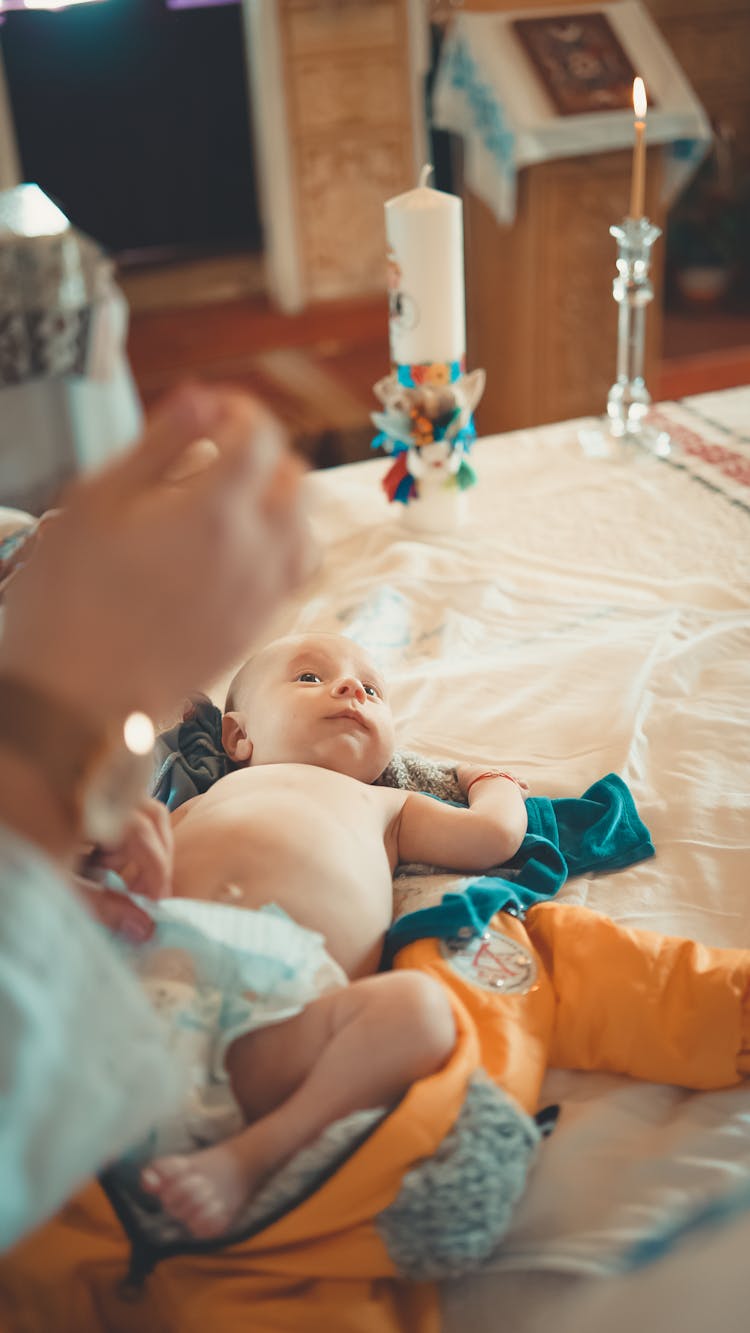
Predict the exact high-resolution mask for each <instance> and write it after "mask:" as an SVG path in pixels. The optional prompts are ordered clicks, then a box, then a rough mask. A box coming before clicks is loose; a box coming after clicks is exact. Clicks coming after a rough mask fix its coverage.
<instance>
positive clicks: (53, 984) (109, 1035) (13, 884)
mask: <svg viewBox="0 0 750 1333" xmlns="http://www.w3.org/2000/svg"><path fill="white" fill-rule="evenodd" d="M0 1015H1V1017H0V1250H3V1249H5V1248H7V1247H8V1246H9V1245H10V1244H12V1243H13V1241H15V1240H17V1239H18V1238H19V1236H21V1235H22V1234H23V1233H24V1232H25V1231H28V1230H29V1229H30V1228H31V1227H33V1226H35V1225H37V1224H38V1223H39V1222H41V1221H42V1220H44V1219H45V1218H46V1217H49V1216H51V1214H52V1213H53V1212H54V1211H55V1209H56V1208H58V1207H59V1206H60V1204H61V1203H63V1201H64V1200H65V1199H66V1198H68V1197H69V1196H70V1195H71V1194H72V1193H73V1192H74V1191H75V1190H76V1189H77V1188H78V1186H79V1185H81V1183H82V1182H83V1181H85V1180H86V1178H87V1177H89V1176H91V1175H92V1174H93V1173H94V1172H95V1171H97V1170H99V1169H100V1168H101V1167H102V1166H104V1165H105V1163H106V1162H107V1161H108V1160H109V1159H110V1158H111V1157H114V1156H115V1155H116V1154H118V1153H120V1152H122V1151H123V1150H124V1149H125V1148H127V1147H129V1146H130V1144H131V1143H132V1142H133V1139H134V1138H138V1137H140V1135H142V1134H143V1133H144V1132H145V1131H146V1130H147V1129H148V1128H149V1127H150V1126H151V1124H152V1123H153V1121H154V1120H155V1119H156V1118H158V1117H159V1116H163V1115H166V1114H168V1113H169V1112H171V1111H172V1110H174V1109H175V1107H176V1106H177V1105H178V1103H179V1100H180V1098H181V1095H182V1091H183V1082H182V1074H181V1071H180V1070H179V1068H178V1067H177V1065H176V1064H175V1063H174V1062H173V1061H172V1059H171V1058H170V1056H169V1054H168V1051H167V1045H166V1040H165V1033H164V1029H163V1027H162V1024H161V1021H160V1020H159V1019H158V1018H157V1017H156V1015H155V1014H154V1013H153V1011H152V1009H151V1007H150V1005H149V1003H148V1001H147V1000H146V999H145V997H144V995H143V993H142V991H141V988H140V986H139V985H138V983H137V982H136V981H135V980H134V978H133V977H132V976H131V975H130V974H129V973H128V972H127V971H126V969H125V967H124V966H123V964H122V963H121V961H120V960H119V958H118V957H117V956H116V954H115V952H114V950H113V949H112V948H111V947H110V945H109V942H108V941H107V939H106V938H105V935H104V932H103V930H101V929H100V928H99V927H98V926H96V925H95V924H94V922H93V921H92V920H91V918H90V917H89V916H88V915H87V914H86V912H85V911H84V910H83V908H82V907H81V906H80V904H79V903H78V902H77V901H76V899H75V898H74V896H73V894H72V893H71V891H70V890H69V889H68V888H66V886H65V885H64V884H63V882H62V879H61V877H60V874H59V873H58V871H57V870H56V868H55V867H54V866H53V865H52V864H51V863H50V862H48V861H47V859H46V858H45V857H44V856H42V855H40V853H39V852H38V851H37V850H36V848H34V847H32V846H31V845H30V844H28V843H27V842H25V841H24V840H22V839H21V838H18V837H16V836H15V835H14V834H13V833H11V832H10V830H9V829H6V828H4V827H3V826H1V825H0Z"/></svg>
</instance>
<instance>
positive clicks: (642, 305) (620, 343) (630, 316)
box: [580, 218, 671, 458]
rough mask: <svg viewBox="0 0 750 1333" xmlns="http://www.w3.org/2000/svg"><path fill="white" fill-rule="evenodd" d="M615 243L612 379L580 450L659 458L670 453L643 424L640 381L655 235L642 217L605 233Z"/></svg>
mask: <svg viewBox="0 0 750 1333" xmlns="http://www.w3.org/2000/svg"><path fill="white" fill-rule="evenodd" d="M609 231H610V235H611V236H614V238H615V240H616V241H617V276H616V278H615V279H614V282H613V283H612V295H613V296H614V298H615V301H616V302H617V306H618V314H617V379H616V380H615V382H614V384H613V385H612V388H611V389H610V391H609V394H608V395H607V421H606V423H605V424H604V425H603V426H602V427H599V428H591V427H589V428H587V429H584V430H582V431H581V435H580V439H581V445H582V447H583V449H584V451H585V452H586V453H588V454H592V455H594V456H599V457H620V458H623V457H626V456H629V455H631V454H633V453H634V452H635V450H636V448H639V449H645V450H647V451H648V452H649V453H652V454H657V455H658V456H660V457H664V456H666V455H667V454H668V453H669V452H670V447H671V446H670V442H669V436H668V435H667V433H666V431H660V430H655V429H654V428H653V427H652V426H649V425H648V424H647V422H646V420H645V418H646V414H647V412H648V409H649V407H650V405H651V394H650V393H649V391H648V389H647V388H646V381H645V380H644V378H643V351H644V341H645V334H646V306H647V305H648V304H649V302H650V301H652V300H653V299H654V289H653V286H652V284H651V279H650V277H649V269H650V266H651V247H652V245H653V243H654V241H655V240H656V239H657V237H659V236H661V230H660V228H659V227H655V226H654V225H653V223H651V222H649V220H648V218H624V219H623V221H622V222H620V223H618V224H616V225H615V226H613V227H610V229H609Z"/></svg>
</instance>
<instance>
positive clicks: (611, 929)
mask: <svg viewBox="0 0 750 1333" xmlns="http://www.w3.org/2000/svg"><path fill="white" fill-rule="evenodd" d="M527 925H528V931H529V938H530V939H531V941H532V943H533V944H534V945H535V947H536V949H537V950H538V952H539V954H540V956H541V958H542V960H543V962H544V965H545V968H546V970H547V972H548V974H549V976H550V977H551V979H552V984H553V986H554V990H555V994H556V996H557V1012H556V1021H555V1030H554V1037H553V1041H552V1044H551V1048H550V1054H549V1063H550V1064H552V1065H556V1066H558V1067H560V1068H564V1069H601V1070H610V1071H611V1072H614V1073H619V1074H629V1075H631V1076H632V1077H633V1078H641V1079H649V1080H651V1081H652V1082H655V1083H673V1084H677V1085H679V1086H684V1087H688V1088H695V1089H707V1088H722V1087H727V1086H729V1085H730V1084H732V1083H738V1082H739V1081H740V1078H741V1075H740V1073H739V1071H738V1063H739V1060H740V1052H741V1050H742V1046H743V1041H744V1040H745V1036H744V1035H743V1034H744V1033H745V1032H746V1030H747V1023H748V1019H747V1014H746V1006H745V1003H744V1001H745V995H746V993H747V990H748V984H749V983H750V951H748V950H746V949H710V948H708V947H706V946H705V945H703V944H695V943H694V942H693V941H691V940H683V939H675V938H671V937H669V936H664V935H657V934H655V933H654V932H653V931H648V930H632V929H629V928H628V927H626V926H619V925H616V924H615V922H614V921H610V920H609V918H608V917H605V916H601V915H600V914H599V913H598V912H591V911H589V910H588V909H587V908H585V907H573V906H570V905H568V904H560V903H557V904H556V903H540V904H539V905H538V906H536V907H534V908H532V910H531V911H530V912H529V915H528V918H527Z"/></svg>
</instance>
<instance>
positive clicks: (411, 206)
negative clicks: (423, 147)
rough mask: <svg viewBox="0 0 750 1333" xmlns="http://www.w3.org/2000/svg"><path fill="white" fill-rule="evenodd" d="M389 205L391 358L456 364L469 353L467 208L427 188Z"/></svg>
mask: <svg viewBox="0 0 750 1333" xmlns="http://www.w3.org/2000/svg"><path fill="white" fill-rule="evenodd" d="M431 170H432V168H431V167H424V168H423V170H422V174H421V176H420V183H419V185H418V186H417V188H416V189H415V190H408V191H407V192H406V194H399V195H397V196H396V198H395V199H389V200H388V201H387V203H386V205H385V230H386V238H387V242H388V289H389V291H388V295H389V328H390V344H391V360H392V361H393V362H394V364H395V365H397V366H413V365H424V364H426V363H427V364H434V363H448V364H451V363H455V362H459V363H460V364H461V366H463V361H464V357H465V354H466V313H465V304H464V236H463V205H462V203H461V200H460V199H459V198H458V197H457V195H455V194H445V193H444V192H443V191H442V190H432V189H430V188H429V187H428V186H427V185H426V180H427V176H428V175H429V172H430V171H431Z"/></svg>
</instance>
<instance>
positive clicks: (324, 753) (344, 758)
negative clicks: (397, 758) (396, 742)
mask: <svg viewBox="0 0 750 1333" xmlns="http://www.w3.org/2000/svg"><path fill="white" fill-rule="evenodd" d="M390 758H391V754H390V751H388V752H386V751H385V749H384V748H381V747H377V748H375V747H373V746H364V747H363V746H361V745H360V744H359V743H358V738H357V737H348V736H342V737H339V738H337V740H336V742H335V744H332V745H331V744H329V745H326V746H321V747H320V749H319V750H318V752H317V753H316V755H315V757H314V758H309V757H308V759H307V760H306V761H302V762H307V763H313V764H317V766H318V768H327V769H329V770H330V772H332V773H341V775H342V776H343V777H345V778H356V780H357V782H364V783H366V784H367V786H370V785H371V784H372V783H373V782H374V781H375V779H376V778H379V777H380V774H381V773H382V772H383V769H384V768H386V767H387V765H388V761H389V759H390Z"/></svg>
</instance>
